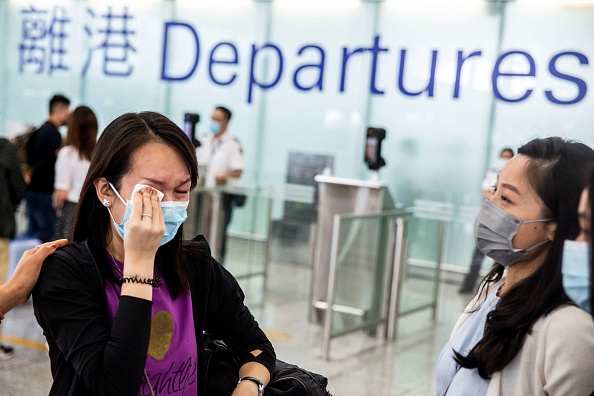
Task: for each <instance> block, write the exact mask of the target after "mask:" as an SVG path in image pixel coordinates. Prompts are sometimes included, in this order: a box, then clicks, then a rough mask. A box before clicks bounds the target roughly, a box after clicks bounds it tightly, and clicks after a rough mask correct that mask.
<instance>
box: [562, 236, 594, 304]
mask: <svg viewBox="0 0 594 396" xmlns="http://www.w3.org/2000/svg"><path fill="white" fill-rule="evenodd" d="M588 250H589V249H588V243H587V242H578V241H570V240H567V241H565V244H564V245H563V264H562V265H561V274H562V275H563V288H564V289H565V293H567V296H568V297H569V298H571V299H572V300H573V302H574V303H576V304H577V306H578V307H580V308H581V309H583V310H584V311H587V312H590V311H591V310H590V252H589V251H588Z"/></svg>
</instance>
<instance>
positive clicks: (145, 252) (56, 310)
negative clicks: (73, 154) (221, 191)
mask: <svg viewBox="0 0 594 396" xmlns="http://www.w3.org/2000/svg"><path fill="white" fill-rule="evenodd" d="M197 181H198V163H197V161H196V153H195V149H194V146H193V145H192V142H191V141H190V140H189V139H188V138H187V136H186V135H185V134H184V132H183V131H182V130H181V129H180V128H179V127H178V126H177V125H175V124H174V123H173V122H172V121H171V120H169V119H168V118H166V117H165V116H163V115H161V114H158V113H154V112H143V113H128V114H123V115H121V116H119V117H117V118H116V119H115V120H114V121H112V122H111V123H110V124H109V125H108V126H107V127H106V128H105V130H104V132H103V133H102V134H101V137H100V138H99V140H98V142H97V147H96V148H95V154H94V155H93V159H92V160H91V164H90V166H89V171H88V173H87V176H86V179H85V181H84V183H83V187H82V189H81V194H80V200H79V205H78V209H77V217H76V222H75V226H74V233H73V242H71V243H70V244H69V245H68V246H66V247H64V248H62V249H59V250H58V251H57V252H56V253H55V254H54V255H52V256H50V257H49V258H48V259H47V260H46V261H45V263H44V266H43V269H42V271H41V276H40V278H39V281H38V283H37V286H36V287H35V289H34V290H33V308H34V311H35V317H36V318H37V322H38V323H39V324H40V326H41V327H42V328H43V330H44V334H45V336H46V339H47V342H48V345H49V356H50V361H51V366H52V376H53V379H54V382H53V384H52V388H51V390H50V394H51V395H89V394H101V395H124V394H125V395H137V394H141V395H149V394H160V395H163V394H169V395H206V389H205V386H206V374H205V373H206V367H205V362H204V360H205V359H203V357H204V356H205V350H204V344H203V333H204V331H207V332H208V333H209V334H212V335H213V336H214V337H216V338H217V339H222V340H223V341H224V342H225V343H226V344H227V345H229V347H230V348H231V349H232V350H233V351H234V352H235V354H236V356H238V357H239V359H240V364H239V365H240V369H239V377H240V381H239V383H238V384H237V387H236V388H235V391H234V392H233V396H256V395H260V394H261V389H262V387H263V386H265V385H266V384H267V383H268V381H269V379H270V373H271V372H272V370H273V368H274V365H275V361H276V356H275V353H274V348H273V347H272V344H271V343H270V341H269V340H268V338H267V337H266V335H265V334H264V332H263V331H262V330H261V329H260V327H259V326H258V323H257V322H256V320H255V319H254V317H253V316H252V314H251V313H250V311H249V310H248V308H247V307H246V306H245V305H244V303H243V300H244V294H243V292H242V290H241V288H240V287H239V285H238V283H237V281H236V280H235V278H233V276H232V275H231V274H230V273H229V272H228V271H227V270H225V268H223V267H222V266H221V265H220V264H219V263H217V262H216V261H215V260H214V259H213V258H212V256H211V254H210V249H209V247H208V244H207V243H206V241H205V240H204V238H197V239H194V240H192V241H182V235H183V223H184V222H185V220H186V218H187V207H188V203H189V198H190V191H191V190H192V188H194V187H195V186H196V184H197Z"/></svg>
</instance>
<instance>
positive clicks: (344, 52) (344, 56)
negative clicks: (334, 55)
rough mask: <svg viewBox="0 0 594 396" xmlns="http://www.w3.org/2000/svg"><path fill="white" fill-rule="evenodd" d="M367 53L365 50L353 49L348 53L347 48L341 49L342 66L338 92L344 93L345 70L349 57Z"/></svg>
mask: <svg viewBox="0 0 594 396" xmlns="http://www.w3.org/2000/svg"><path fill="white" fill-rule="evenodd" d="M365 51H367V48H355V49H354V50H353V51H352V52H350V51H349V49H348V48H347V47H343V48H342V66H341V72H340V89H339V91H340V92H344V86H345V81H346V68H347V63H348V61H349V58H350V57H351V55H355V54H360V53H363V52H365Z"/></svg>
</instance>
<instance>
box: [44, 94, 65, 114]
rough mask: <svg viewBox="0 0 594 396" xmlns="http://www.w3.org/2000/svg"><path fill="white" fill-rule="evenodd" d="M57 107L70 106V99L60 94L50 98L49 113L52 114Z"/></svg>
mask: <svg viewBox="0 0 594 396" xmlns="http://www.w3.org/2000/svg"><path fill="white" fill-rule="evenodd" d="M58 106H70V99H68V98H67V97H66V96H64V95H61V94H57V95H54V96H52V98H51V99H50V101H49V113H50V114H52V113H53V112H54V110H55V109H56V107H58Z"/></svg>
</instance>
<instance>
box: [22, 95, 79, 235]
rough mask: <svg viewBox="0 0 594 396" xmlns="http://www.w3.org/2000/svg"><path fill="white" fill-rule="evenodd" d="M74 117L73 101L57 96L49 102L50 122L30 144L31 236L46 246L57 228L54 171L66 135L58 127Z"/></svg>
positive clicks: (28, 147) (29, 194)
mask: <svg viewBox="0 0 594 396" xmlns="http://www.w3.org/2000/svg"><path fill="white" fill-rule="evenodd" d="M69 116H70V100H69V99H68V98H67V97H65V96H63V95H54V96H53V97H52V98H51V99H50V102H49V119H48V120H47V121H46V122H45V124H43V125H42V126H41V127H40V128H39V129H37V130H36V131H35V132H33V134H32V135H31V137H30V138H29V140H28V141H27V162H28V163H29V166H30V168H31V181H30V182H29V185H28V187H27V194H26V201H27V217H28V221H29V226H28V230H27V236H28V237H29V238H36V239H39V240H41V241H42V242H47V241H49V240H50V238H51V236H52V233H53V232H54V227H55V225H56V212H55V210H54V206H53V202H52V195H53V193H54V177H55V171H54V167H55V165H56V156H57V154H58V149H59V148H60V147H61V146H62V135H60V132H59V131H58V127H61V126H63V125H66V122H67V121H68V117H69Z"/></svg>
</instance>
